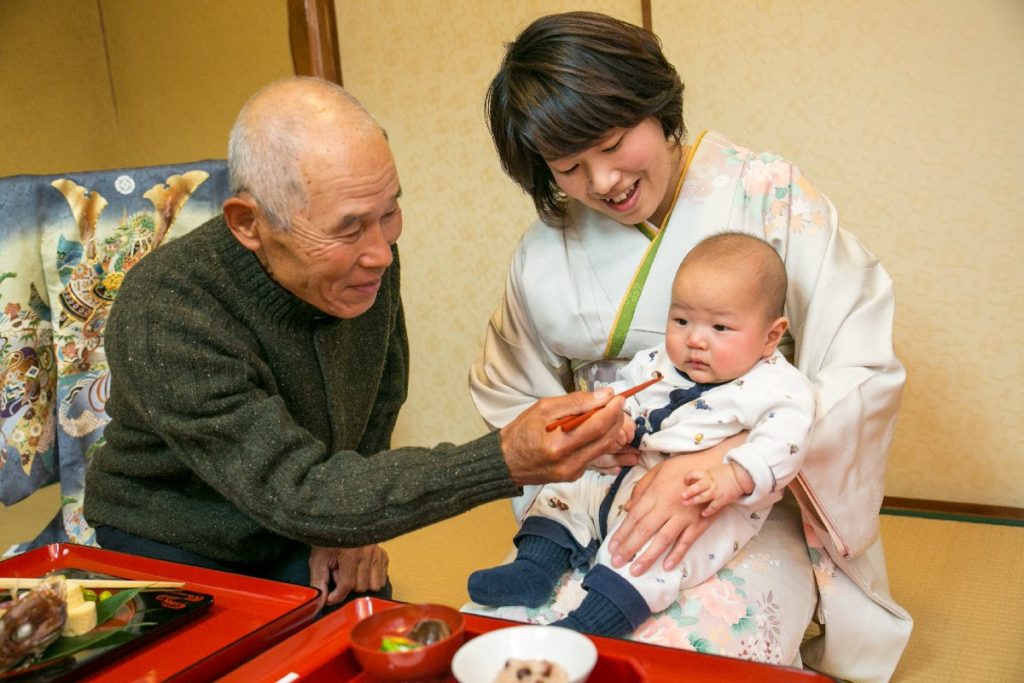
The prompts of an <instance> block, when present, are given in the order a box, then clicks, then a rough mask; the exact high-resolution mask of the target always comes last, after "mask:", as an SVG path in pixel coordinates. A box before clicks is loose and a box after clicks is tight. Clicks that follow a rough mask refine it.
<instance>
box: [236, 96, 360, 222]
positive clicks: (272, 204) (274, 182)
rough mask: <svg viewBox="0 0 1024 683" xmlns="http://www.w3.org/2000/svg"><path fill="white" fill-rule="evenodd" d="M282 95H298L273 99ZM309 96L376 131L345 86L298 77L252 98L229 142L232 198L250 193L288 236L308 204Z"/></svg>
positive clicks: (241, 113)
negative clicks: (304, 172)
mask: <svg viewBox="0 0 1024 683" xmlns="http://www.w3.org/2000/svg"><path fill="white" fill-rule="evenodd" d="M278 91H282V92H284V93H289V91H290V93H292V94H293V95H290V96H289V98H287V99H285V98H283V97H277V98H272V97H270V95H276V94H277V93H278ZM310 97H312V98H317V99H316V100H315V101H317V102H318V103H322V102H325V101H326V102H329V103H331V104H332V105H333V108H334V109H336V110H344V109H347V110H350V111H351V110H353V109H354V110H357V111H358V112H361V113H362V116H359V117H358V118H359V119H365V120H368V121H369V122H370V123H371V124H372V125H374V126H376V123H375V122H373V118H372V117H371V116H370V114H369V112H367V111H366V109H365V108H364V107H363V106H362V104H360V103H359V101H358V100H356V98H355V97H353V96H352V95H351V94H349V93H348V92H347V91H346V90H345V89H344V88H342V87H341V86H340V85H337V84H336V83H332V82H330V81H325V80H323V79H320V78H312V77H308V76H297V77H292V78H285V79H281V80H278V81H275V82H273V83H271V84H269V85H267V86H264V87H263V88H261V89H260V90H259V91H258V92H257V93H256V94H255V95H253V96H252V97H250V98H249V100H248V101H247V102H246V103H245V105H244V106H243V107H242V109H241V111H240V112H239V114H238V118H237V119H236V120H235V124H234V126H233V127H232V128H231V135H230V137H229V139H228V175H229V183H230V190H231V194H232V195H238V194H240V193H241V192H248V193H249V194H250V195H252V197H253V199H254V200H255V201H256V203H257V204H258V205H259V206H260V208H261V209H262V210H263V213H264V214H265V215H266V217H267V220H268V221H269V222H270V224H271V226H272V227H273V228H275V229H277V230H282V231H285V232H287V231H289V230H290V229H291V220H292V217H293V216H295V214H296V213H298V212H299V211H301V210H303V209H305V208H306V207H307V206H308V202H309V197H308V196H307V194H306V190H305V185H304V183H303V178H302V164H301V157H302V150H303V147H304V145H305V143H306V142H307V140H308V134H309V131H310V128H311V124H312V123H313V109H311V108H309V107H306V106H304V105H305V104H306V103H308V102H309V101H310V100H309V99H307V98H310ZM271 102H272V103H274V105H273V108H270V106H269V105H270V103H271ZM285 102H287V104H285Z"/></svg>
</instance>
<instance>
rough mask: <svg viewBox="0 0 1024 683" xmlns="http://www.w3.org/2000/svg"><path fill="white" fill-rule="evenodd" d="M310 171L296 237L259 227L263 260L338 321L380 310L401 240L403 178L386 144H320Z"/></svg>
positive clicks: (379, 140) (314, 147)
mask: <svg viewBox="0 0 1024 683" xmlns="http://www.w3.org/2000/svg"><path fill="white" fill-rule="evenodd" d="M309 148H310V151H309V152H308V153H307V156H306V159H305V161H304V163H303V176H304V181H305V185H306V191H307V193H308V197H309V205H308V206H307V207H306V208H305V209H304V210H300V211H299V212H298V214H297V215H296V216H293V217H292V221H291V231H290V232H281V231H277V230H273V229H272V228H270V226H269V225H266V224H265V219H261V222H263V223H264V225H262V226H260V227H261V229H260V230H259V233H260V242H261V248H260V249H259V250H258V252H257V253H258V255H259V257H260V260H261V261H262V262H263V265H264V267H265V268H266V269H267V271H268V272H269V273H270V274H271V276H272V277H273V278H274V279H275V280H276V281H277V283H278V284H280V285H281V286H282V287H284V288H285V289H287V290H288V291H290V292H291V293H292V294H294V295H295V296H297V297H299V298H300V299H302V300H303V301H305V302H307V303H309V304H311V305H313V306H315V307H316V308H318V309H320V310H321V311H323V312H324V313H327V314H329V315H332V316H334V317H336V318H354V317H355V316H358V315H361V314H363V313H365V312H366V311H367V310H369V308H370V307H371V306H372V305H373V302H374V301H375V300H376V298H377V291H378V290H379V289H380V285H381V278H382V276H383V274H384V270H385V269H386V268H387V267H388V266H389V265H391V261H392V255H391V245H392V244H394V243H395V242H396V241H398V237H399V235H401V234H402V211H401V208H400V207H399V204H398V198H399V195H400V185H399V182H398V171H397V170H396V169H395V162H394V159H393V158H392V156H391V150H390V148H389V147H388V144H387V141H386V140H385V139H384V137H383V136H382V135H381V136H376V137H371V138H370V139H363V140H355V141H348V142H346V144H345V145H343V146H341V145H336V144H332V143H331V142H330V141H323V142H321V141H319V140H314V141H313V142H311V143H310V145H309Z"/></svg>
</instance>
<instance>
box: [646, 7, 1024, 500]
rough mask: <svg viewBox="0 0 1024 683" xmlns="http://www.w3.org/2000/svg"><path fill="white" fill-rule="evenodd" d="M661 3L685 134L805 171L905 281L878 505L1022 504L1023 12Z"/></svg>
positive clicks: (657, 12) (661, 26)
mask: <svg viewBox="0 0 1024 683" xmlns="http://www.w3.org/2000/svg"><path fill="white" fill-rule="evenodd" d="M653 4H654V7H653V21H654V27H655V30H656V31H658V32H659V33H661V34H662V35H663V36H664V39H665V48H666V52H667V54H668V56H669V58H670V59H671V60H672V61H673V63H674V64H676V65H677V67H678V68H679V69H680V71H681V73H682V74H683V78H684V80H685V82H686V85H687V91H686V97H687V99H686V103H685V110H686V115H687V117H688V118H687V122H688V125H689V126H690V128H691V130H692V131H696V130H699V129H701V128H703V127H713V128H716V129H718V130H721V131H722V132H724V133H726V134H728V135H730V136H733V137H734V138H735V139H737V140H742V141H745V144H749V145H758V146H764V147H766V148H769V149H773V150H774V151H777V152H780V153H783V154H785V155H787V156H789V157H790V158H792V159H794V160H796V161H797V162H798V163H799V164H800V165H801V166H802V167H803V169H804V171H805V172H806V173H807V174H808V175H809V177H810V178H811V179H813V180H814V181H815V182H816V183H817V184H818V186H819V187H820V188H821V189H822V190H823V191H824V192H825V193H826V194H828V195H829V196H830V197H831V199H832V200H833V202H835V204H836V206H837V207H838V209H839V215H840V217H841V219H842V222H843V224H844V225H845V226H846V227H847V228H848V229H850V230H852V231H853V232H855V233H856V234H857V235H859V236H860V237H861V239H862V240H863V241H864V242H865V243H866V244H867V245H868V247H869V248H870V249H872V250H873V251H874V252H875V253H876V254H877V255H878V256H879V257H880V258H881V259H882V260H883V262H884V263H885V264H886V266H887V268H888V270H889V272H890V274H891V275H892V277H893V280H894V282H895V285H896V295H897V314H896V334H895V337H896V339H895V341H896V348H897V351H898V353H899V355H900V357H901V358H902V359H903V361H904V363H905V364H906V366H907V371H908V382H907V389H906V393H905V395H904V401H903V413H902V416H901V418H900V423H899V426H898V431H897V436H896V443H895V448H894V452H893V455H892V459H891V461H890V470H889V476H888V481H887V486H886V493H887V494H888V495H891V496H893V495H894V496H908V497H913V498H931V499H939V500H952V501H966V502H972V503H981V504H989V505H1010V506H1015V507H1024V457H1022V456H1024V451H1022V449H1021V446H1020V442H1021V439H1020V431H1021V429H1022V428H1024V410H1022V409H1024V365H1022V363H1021V358H1022V348H1024V305H1022V303H1021V293H1022V292H1024V268H1022V267H1021V265H1020V264H1021V261H1022V257H1024V219H1022V217H1021V209H1020V207H1021V206H1024V189H1022V186H1021V178H1024V156H1022V155H1024V128H1022V127H1021V125H1020V115H1021V112H1022V111H1024V3H1021V2H1019V0H979V1H978V2H972V3H962V2H952V1H940V0H930V1H928V2H922V1H917V2H889V1H888V0H862V1H861V2H841V1H831V2H802V1H788V2H783V1H778V2H757V3H752V2H748V1H746V0H727V1H724V2H718V3H715V5H714V10H713V11H709V4H708V3H706V2H701V1H700V0H654V3H653Z"/></svg>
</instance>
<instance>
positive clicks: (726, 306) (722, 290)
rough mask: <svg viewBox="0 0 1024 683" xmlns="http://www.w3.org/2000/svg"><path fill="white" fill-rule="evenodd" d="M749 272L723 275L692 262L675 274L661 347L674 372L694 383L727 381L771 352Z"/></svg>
mask: <svg viewBox="0 0 1024 683" xmlns="http://www.w3.org/2000/svg"><path fill="white" fill-rule="evenodd" d="M775 320H776V319H775V318H772V317H770V316H769V315H767V313H766V310H765V306H764V302H763V300H762V298H761V296H760V293H759V291H758V288H757V287H756V286H755V285H754V284H753V282H752V280H751V278H750V274H749V273H729V272H723V271H722V270H721V269H719V268H713V267H711V266H708V265H703V264H700V263H695V264H693V265H687V267H686V268H684V269H682V270H680V271H679V273H678V274H677V275H676V279H675V281H674V282H673V284H672V305H671V307H670V308H669V314H668V325H667V326H666V328H665V347H666V350H667V351H668V356H669V358H670V359H672V363H673V364H674V365H675V367H676V368H678V369H679V370H682V371H683V372H685V373H686V374H687V376H689V377H690V379H692V380H693V381H695V382H701V383H704V384H712V383H719V382H728V381H731V380H734V379H736V378H737V377H739V376H741V375H743V374H745V373H746V372H747V371H748V370H750V369H751V368H752V367H754V365H756V364H757V362H758V361H759V360H761V359H762V358H767V357H768V356H770V355H771V354H772V352H773V351H774V350H775V347H776V345H777V340H774V341H773V340H772V339H771V337H770V335H769V331H770V330H771V328H772V324H773V323H774V322H775Z"/></svg>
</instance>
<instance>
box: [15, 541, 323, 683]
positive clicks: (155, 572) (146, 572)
mask: <svg viewBox="0 0 1024 683" xmlns="http://www.w3.org/2000/svg"><path fill="white" fill-rule="evenodd" d="M83 563H84V565H83ZM25 565H28V566H31V567H32V569H30V570H27V569H22V567H23V566H25ZM41 565H42V566H41ZM12 567H13V568H14V569H13V571H14V572H15V573H14V574H13V575H15V576H17V575H26V572H29V573H32V574H34V575H35V576H38V575H39V574H41V573H46V572H48V571H54V570H56V569H60V568H63V567H75V568H78V569H83V570H86V571H103V572H105V573H110V574H116V575H121V574H126V576H125V578H150V577H151V578H162V579H171V580H179V581H184V582H185V586H183V587H182V588H183V589H185V590H192V591H194V592H197V593H207V594H210V595H212V596H213V598H214V604H213V606H212V608H211V609H210V610H207V611H206V612H205V614H202V615H199V616H198V617H197V619H196V620H195V621H193V622H192V623H190V624H184V625H183V629H182V631H184V630H186V629H188V628H189V627H193V628H194V627H196V625H197V624H203V623H207V622H210V621H212V620H214V619H215V618H217V619H219V620H221V621H220V623H221V624H223V620H224V619H230V618H231V616H230V610H229V605H225V604H224V602H225V600H226V601H227V602H228V603H229V604H230V603H231V602H232V601H234V600H235V599H237V598H239V597H240V596H243V595H249V596H253V595H255V596H258V598H259V600H260V603H261V604H263V605H264V606H270V607H269V612H270V613H269V614H268V615H267V618H266V620H263V621H262V622H261V623H259V625H257V626H255V627H254V628H252V629H251V630H249V631H248V632H245V633H243V634H241V635H239V636H238V637H235V638H233V639H232V640H230V641H229V642H226V643H224V644H223V645H222V646H220V647H218V648H217V649H215V650H212V651H209V652H206V653H205V654H202V655H201V656H198V657H197V658H195V659H192V660H188V661H187V662H184V663H183V664H182V666H181V667H180V668H176V669H174V668H173V667H171V669H172V670H170V671H168V672H166V675H163V674H161V680H167V681H170V680H173V681H206V680H210V679H211V678H214V677H216V676H218V675H223V674H224V673H227V672H228V671H230V670H231V669H232V668H234V667H236V666H238V665H239V664H241V663H243V662H244V661H245V660H246V658H247V657H249V658H251V657H252V656H253V655H254V654H255V653H259V652H262V651H264V650H266V649H268V648H270V647H272V646H273V645H275V644H276V643H278V642H280V641H281V640H284V639H286V638H287V637H289V636H291V635H292V634H294V633H295V632H296V631H298V630H300V629H301V628H302V627H303V626H305V625H306V624H307V623H309V622H310V621H312V619H313V618H314V617H315V615H316V613H317V612H318V611H319V598H320V590H319V589H316V588H312V587H308V586H298V585H294V584H286V583H280V582H277V581H271V580H269V579H261V578H257V577H252V576H245V575H241V574H233V573H230V572H223V571H219V570H215V569H207V568H205V567H195V566H191V565H185V564H180V563H176V562H169V561H166V560H158V559H154V558H149V557H142V556H138V555H129V554H126V553H121V552H117V551H113V550H104V549H102V548H96V547H93V546H85V545H78V544H74V543H51V544H48V545H44V546H40V547H38V548H34V549H32V550H28V551H25V552H24V553H21V554H19V555H15V556H13V557H10V558H5V559H4V560H0V574H7V573H9V572H11V571H12V569H11V568H12ZM18 572H21V573H20V574H19V573H18ZM135 575H141V576H135ZM261 587H262V588H264V589H267V590H268V591H269V590H270V589H272V588H273V589H276V592H273V593H270V592H268V593H260V592H259V591H258V589H259V588H261ZM247 589H248V590H247ZM218 596H220V597H221V599H220V601H219V603H220V604H218V600H217V598H218ZM221 628H222V627H221ZM176 633H178V631H177V630H175V631H174V632H171V633H169V635H172V634H176ZM166 643H167V640H165V639H163V638H157V639H155V640H154V641H153V642H151V643H145V644H142V645H141V646H140V647H139V648H138V649H137V650H136V651H134V652H133V653H128V654H126V655H125V657H123V658H120V657H119V658H117V659H116V660H114V661H112V662H111V666H118V665H119V664H120V665H125V663H127V662H131V661H137V662H143V661H144V660H143V659H142V658H143V657H146V656H152V655H153V654H154V653H155V652H156V651H157V650H158V649H159V648H160V647H161V645H166ZM165 654H169V653H165ZM165 659H170V657H165ZM109 673H110V671H109V670H108V667H106V666H101V667H99V668H97V669H96V670H94V671H91V672H89V673H87V674H86V676H85V678H84V679H83V680H100V679H102V678H103V677H104V675H105V674H109ZM150 673H152V672H150Z"/></svg>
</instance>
